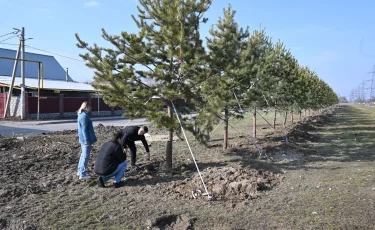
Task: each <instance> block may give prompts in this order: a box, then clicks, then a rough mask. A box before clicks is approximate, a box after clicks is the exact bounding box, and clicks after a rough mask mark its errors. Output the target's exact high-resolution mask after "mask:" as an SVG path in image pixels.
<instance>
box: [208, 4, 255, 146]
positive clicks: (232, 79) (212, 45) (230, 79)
mask: <svg viewBox="0 0 375 230" xmlns="http://www.w3.org/2000/svg"><path fill="white" fill-rule="evenodd" d="M223 13H224V18H219V20H218V23H217V25H216V28H215V27H212V28H211V29H210V35H211V37H210V38H207V48H208V58H207V61H208V68H209V69H210V70H211V71H212V73H211V74H210V75H211V77H210V78H209V79H207V80H206V81H205V82H204V83H203V87H202V92H203V94H204V98H203V100H204V102H205V109H204V110H203V111H202V112H203V113H205V114H207V116H210V118H211V119H212V118H213V116H215V118H216V120H217V121H218V120H221V121H223V122H224V143H223V148H224V149H226V148H227V147H228V125H229V118H230V117H232V116H238V112H239V106H238V104H237V102H236V99H235V97H234V95H233V91H232V90H233V89H234V88H236V87H237V85H238V80H237V78H238V76H239V71H240V66H241V52H242V50H243V49H244V48H245V45H246V43H245V42H244V41H245V39H246V38H247V37H248V36H249V33H248V29H245V30H244V29H243V28H240V27H239V25H238V24H237V23H236V22H235V20H234V16H235V14H236V12H235V11H234V10H232V8H231V5H230V4H229V5H228V8H227V9H224V10H223ZM222 112H224V115H222Z"/></svg>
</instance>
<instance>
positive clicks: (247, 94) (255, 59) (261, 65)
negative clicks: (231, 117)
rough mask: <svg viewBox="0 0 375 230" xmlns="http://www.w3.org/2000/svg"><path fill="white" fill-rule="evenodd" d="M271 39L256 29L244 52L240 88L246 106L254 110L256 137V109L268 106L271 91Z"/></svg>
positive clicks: (254, 132)
mask: <svg viewBox="0 0 375 230" xmlns="http://www.w3.org/2000/svg"><path fill="white" fill-rule="evenodd" d="M271 44H272V42H271V40H270V38H269V37H268V36H267V35H266V32H265V30H264V29H263V30H260V31H258V30H255V31H254V32H253V33H252V35H251V36H250V37H249V39H248V41H247V43H246V49H245V50H244V51H243V52H242V57H241V58H242V64H241V74H240V75H241V77H240V79H239V90H240V92H242V99H243V103H244V105H245V106H247V107H250V108H251V110H252V112H253V137H256V110H257V108H263V107H266V106H267V99H266V98H265V97H266V95H268V92H269V91H270V89H269V88H270V87H271V84H270V80H271V79H270V76H271V75H270V73H268V72H267V68H266V66H267V63H266V61H267V58H268V56H269V55H271V54H270V51H271Z"/></svg>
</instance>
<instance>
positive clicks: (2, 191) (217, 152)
mask: <svg viewBox="0 0 375 230" xmlns="http://www.w3.org/2000/svg"><path fill="white" fill-rule="evenodd" d="M343 110H345V111H343ZM351 112H353V108H346V107H344V108H341V107H339V108H338V109H336V110H335V111H333V110H326V111H325V112H324V113H323V115H320V116H317V117H310V118H306V119H304V121H303V122H302V121H301V122H298V123H295V124H288V125H287V126H286V127H281V126H279V127H278V129H280V131H281V133H287V136H288V138H289V142H288V143H285V141H284V140H283V138H282V137H281V136H282V134H280V133H278V132H275V131H274V130H273V129H271V128H269V127H267V126H266V125H262V124H260V126H259V130H258V136H259V138H258V139H257V145H258V146H259V147H260V148H261V149H262V150H263V151H264V152H265V153H266V156H267V158H266V159H259V158H258V156H259V154H258V152H257V149H256V148H255V146H254V145H253V143H251V142H250V139H251V137H246V135H247V133H249V130H251V127H246V126H248V125H245V124H247V123H248V124H250V123H251V122H249V121H246V120H245V121H240V122H237V121H234V122H233V124H236V122H237V124H236V125H235V127H236V130H231V134H230V137H231V138H230V140H229V141H230V148H229V149H227V150H223V149H222V147H221V142H222V140H221V139H220V138H221V135H220V134H218V133H216V134H215V133H214V134H213V135H212V141H211V142H209V143H208V146H206V147H205V146H203V145H200V144H198V143H197V142H195V141H194V138H193V137H192V136H190V137H189V138H188V140H189V143H190V145H191V148H192V151H193V153H194V156H195V157H196V159H197V165H198V167H199V169H200V170H201V171H200V172H201V176H202V177H200V175H199V174H198V173H197V169H196V166H195V164H194V162H193V161H192V157H191V155H190V152H189V149H188V147H187V145H186V142H185V140H176V141H174V143H173V151H174V156H173V161H174V167H173V170H170V171H166V170H165V169H164V168H165V167H164V166H165V163H164V162H165V140H164V139H165V138H164V137H165V135H166V132H165V131H163V130H157V129H156V128H154V127H153V126H151V127H150V137H148V138H149V140H150V142H149V144H150V145H151V146H150V149H151V157H152V160H151V162H146V161H145V158H144V150H143V148H142V147H140V146H139V147H138V163H139V164H140V167H139V169H138V170H137V171H135V170H133V171H127V172H126V173H125V176H124V179H123V186H122V187H120V188H117V189H115V188H114V187H113V186H112V185H111V183H110V182H109V183H107V187H106V188H98V187H97V186H96V182H95V181H94V180H91V181H89V182H84V181H79V180H78V178H77V176H76V167H77V162H78V158H79V154H80V144H79V143H78V137H77V133H76V131H62V132H56V133H52V134H41V135H30V136H16V137H0V164H1V168H0V182H1V185H2V186H1V188H0V204H1V205H0V229H30V230H31V229H275V228H276V229H302V228H303V229H316V228H318V229H327V228H326V227H325V226H331V225H329V224H331V223H334V225H332V226H333V228H335V229H336V228H338V229H340V228H341V227H342V229H352V228H351V226H352V227H353V228H356V229H360V228H361V227H363V228H370V227H371V226H374V225H372V223H375V222H371V221H373V220H374V219H371V220H369V219H368V218H371V216H372V217H373V216H374V215H372V214H374V210H375V208H365V209H363V210H364V211H366V213H367V215H365V216H363V212H359V214H360V215H362V216H351V215H352V213H353V212H352V211H348V212H345V211H343V214H342V213H341V214H340V215H331V216H330V218H328V219H327V217H324V218H322V219H321V220H320V221H319V220H316V219H317V218H318V217H321V216H320V214H321V213H322V212H321V208H318V209H316V207H317V206H319V202H321V201H319V200H318V201H317V200H314V198H312V197H310V195H311V196H316V195H318V196H319V191H318V190H319V188H320V187H318V190H317V187H316V186H322V185H321V184H324V182H322V181H321V177H322V176H323V175H324V174H325V173H326V170H327V169H326V168H325V167H328V166H324V164H325V162H326V161H325V160H322V157H325V156H326V155H327V154H329V153H328V152H329V151H331V149H327V148H326V150H327V151H324V149H321V147H318V146H316V145H315V143H320V142H322V141H323V142H325V141H326V139H325V138H324V135H325V134H323V133H319V131H322V130H324V129H325V127H327V126H332V125H334V124H335V122H338V120H337V119H343V117H342V114H351ZM348 119H349V118H348ZM348 121H349V120H348ZM340 122H344V121H340ZM118 128H119V127H104V126H98V127H95V131H96V134H97V137H98V140H99V141H98V143H96V144H95V145H94V148H93V150H92V155H91V157H90V161H89V165H88V171H89V174H91V175H92V176H94V173H93V168H94V162H95V159H96V153H97V151H98V148H99V147H100V145H101V144H102V143H103V142H105V141H107V140H108V139H109V135H110V134H111V133H112V132H113V131H115V130H117V129H118ZM359 136H361V135H359ZM362 138H363V135H362ZM331 139H332V138H331ZM128 157H129V156H128ZM327 162H328V161H327ZM335 167H342V166H337V165H336V166H335ZM335 167H333V166H332V169H331V166H329V167H328V168H329V170H330V171H332V170H335ZM311 172H314V175H311ZM332 172H334V171H332ZM347 176H348V177H350V176H352V175H347ZM352 177H353V178H354V177H355V176H352ZM305 178H309V179H305ZM317 178H319V179H317ZM202 180H203V182H204V185H205V186H206V188H207V191H208V194H209V195H210V196H211V197H212V199H208V196H207V194H206V189H205V187H204V186H203V184H202ZM327 183H329V182H327ZM317 184H318V185H317ZM333 184H334V183H333ZM337 186H339V185H337ZM332 187H333V186H332ZM333 189H335V187H333ZM364 189H369V190H368V192H370V193H371V192H372V194H374V193H373V191H371V188H368V187H365V188H364ZM330 191H331V190H330ZM193 194H194V195H195V198H194V196H193ZM302 198H305V199H302ZM332 199H333V200H334V199H339V198H337V197H336V198H332V197H331V198H330V199H329V200H328V201H326V200H324V202H329V201H330V200H332ZM317 202H318V203H317ZM338 202H343V201H338ZM371 202H372V201H371ZM331 205H332V206H334V204H331ZM350 205H351V204H349V206H348V208H349V207H350ZM310 210H316V211H310ZM308 212H309V213H308ZM345 213H346V214H345ZM370 214H371V215H370ZM311 215H312V216H311ZM337 217H339V218H337ZM344 217H345V218H349V217H350V218H352V219H351V220H352V221H349V222H347V223H348V224H346V225H345V223H344V224H343V222H340V221H338V220H339V219H340V218H344ZM366 218H367V219H366ZM353 219H354V220H353ZM335 224H336V225H335ZM340 224H341V225H340ZM332 226H331V227H332ZM340 226H341V227H340ZM357 227H359V228H357Z"/></svg>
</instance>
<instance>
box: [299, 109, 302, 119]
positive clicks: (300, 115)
mask: <svg viewBox="0 0 375 230" xmlns="http://www.w3.org/2000/svg"><path fill="white" fill-rule="evenodd" d="M299 120H300V121H302V111H300V112H299Z"/></svg>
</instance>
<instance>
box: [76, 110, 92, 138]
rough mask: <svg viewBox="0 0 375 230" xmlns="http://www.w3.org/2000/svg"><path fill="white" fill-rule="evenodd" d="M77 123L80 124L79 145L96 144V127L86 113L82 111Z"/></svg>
mask: <svg viewBox="0 0 375 230" xmlns="http://www.w3.org/2000/svg"><path fill="white" fill-rule="evenodd" d="M77 122H78V137H79V143H81V144H86V142H88V143H89V144H93V143H95V142H96V136H95V132H94V126H93V125H92V121H91V119H90V117H89V115H88V114H87V113H86V112H85V111H82V113H81V114H79V115H78V118H77Z"/></svg>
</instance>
